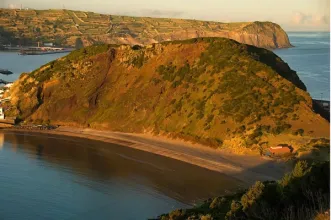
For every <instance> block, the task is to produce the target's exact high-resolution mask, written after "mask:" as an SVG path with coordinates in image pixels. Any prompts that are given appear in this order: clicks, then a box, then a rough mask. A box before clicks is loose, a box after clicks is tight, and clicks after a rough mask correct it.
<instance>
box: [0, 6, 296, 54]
mask: <svg viewBox="0 0 331 220" xmlns="http://www.w3.org/2000/svg"><path fill="white" fill-rule="evenodd" d="M0 25H1V26H2V27H3V29H1V28H0V42H1V41H2V42H4V43H6V42H12V43H21V44H24V43H25V44H28V43H36V42H37V41H41V42H45V41H47V42H54V43H56V44H57V45H59V44H62V45H69V46H75V43H76V40H77V39H79V40H80V41H82V43H83V44H84V45H85V46H89V45H92V44H96V43H101V42H102V43H108V44H130V45H136V44H140V45H148V44H151V43H157V42H163V41H174V40H185V39H191V38H198V37H226V38H230V39H234V40H236V41H238V42H241V43H246V44H250V45H255V46H258V47H263V48H268V49H274V48H286V47H291V44H290V42H289V40H288V37H287V34H286V33H285V32H284V30H283V29H282V28H281V27H280V26H279V25H277V24H274V23H271V22H240V23H221V22H212V21H197V20H185V19H171V18H149V17H148V18H147V17H127V16H113V15H102V14H96V13H91V12H80V11H70V10H45V11H40V10H27V11H26V10H24V11H20V10H7V9H0Z"/></svg>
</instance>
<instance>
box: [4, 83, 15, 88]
mask: <svg viewBox="0 0 331 220" xmlns="http://www.w3.org/2000/svg"><path fill="white" fill-rule="evenodd" d="M12 85H13V83H7V84H6V85H5V86H4V87H5V88H10V87H12Z"/></svg>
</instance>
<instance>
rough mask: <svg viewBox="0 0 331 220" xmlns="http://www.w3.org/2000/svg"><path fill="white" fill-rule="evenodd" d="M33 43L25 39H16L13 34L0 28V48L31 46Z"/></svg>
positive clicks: (29, 39)
mask: <svg viewBox="0 0 331 220" xmlns="http://www.w3.org/2000/svg"><path fill="white" fill-rule="evenodd" d="M34 42H35V41H34V40H32V39H31V38H27V37H23V36H21V37H17V36H15V34H14V33H13V32H10V31H7V30H5V29H4V28H3V27H1V26H0V48H1V46H2V45H8V44H11V45H12V46H16V45H32V44H33V43H34Z"/></svg>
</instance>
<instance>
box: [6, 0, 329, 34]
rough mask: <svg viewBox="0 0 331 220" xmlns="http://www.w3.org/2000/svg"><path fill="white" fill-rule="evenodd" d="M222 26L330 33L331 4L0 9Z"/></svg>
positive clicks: (158, 1) (284, 0) (147, 2)
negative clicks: (249, 24)
mask: <svg viewBox="0 0 331 220" xmlns="http://www.w3.org/2000/svg"><path fill="white" fill-rule="evenodd" d="M21 4H22V5H23V7H29V8H35V9H49V8H60V9H62V8H65V9H75V10H83V11H93V12H98V13H105V14H115V15H131V16H149V17H172V18H186V19H197V20H211V21H221V22H237V21H271V22H275V23H278V24H280V25H281V26H282V27H283V28H284V29H285V30H286V31H330V0H277V1H275V0H121V1H119V0H0V7H5V8H7V7H20V5H21Z"/></svg>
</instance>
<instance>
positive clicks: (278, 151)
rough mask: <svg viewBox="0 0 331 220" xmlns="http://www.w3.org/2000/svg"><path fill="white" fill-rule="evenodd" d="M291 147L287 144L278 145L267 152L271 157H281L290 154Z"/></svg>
mask: <svg viewBox="0 0 331 220" xmlns="http://www.w3.org/2000/svg"><path fill="white" fill-rule="evenodd" d="M292 150H293V149H292V147H291V146H290V145H288V144H278V145H277V146H276V147H270V148H269V151H270V153H271V154H272V155H283V154H290V153H292Z"/></svg>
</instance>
